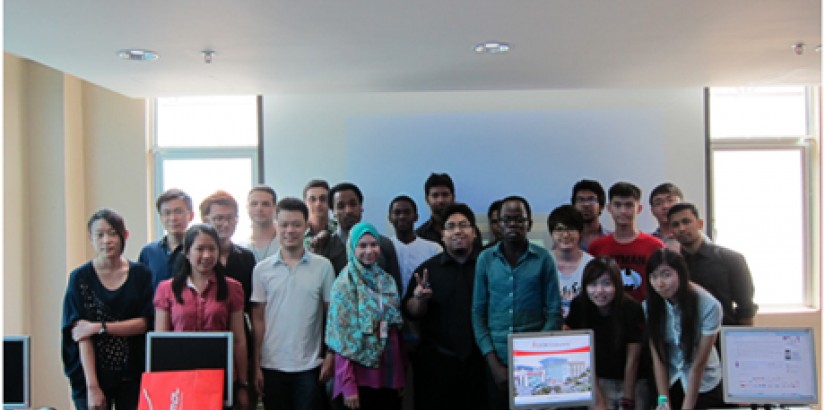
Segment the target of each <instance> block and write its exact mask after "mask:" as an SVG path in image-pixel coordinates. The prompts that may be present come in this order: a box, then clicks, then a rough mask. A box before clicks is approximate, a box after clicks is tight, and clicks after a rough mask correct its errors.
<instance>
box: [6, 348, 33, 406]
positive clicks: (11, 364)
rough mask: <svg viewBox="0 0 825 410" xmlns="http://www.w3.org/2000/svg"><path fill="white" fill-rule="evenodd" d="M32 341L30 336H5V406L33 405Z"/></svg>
mask: <svg viewBox="0 0 825 410" xmlns="http://www.w3.org/2000/svg"><path fill="white" fill-rule="evenodd" d="M30 344H31V341H30V339H29V336H5V337H3V408H4V409H27V408H29V406H31V378H30V374H31V373H30V371H31V345H30Z"/></svg>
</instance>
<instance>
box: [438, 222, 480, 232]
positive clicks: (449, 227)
mask: <svg viewBox="0 0 825 410" xmlns="http://www.w3.org/2000/svg"><path fill="white" fill-rule="evenodd" d="M472 226H473V225H472V224H471V223H469V222H464V221H462V222H447V223H445V224H444V230H445V231H448V232H449V231H454V230H456V229H469V228H471V227H472Z"/></svg>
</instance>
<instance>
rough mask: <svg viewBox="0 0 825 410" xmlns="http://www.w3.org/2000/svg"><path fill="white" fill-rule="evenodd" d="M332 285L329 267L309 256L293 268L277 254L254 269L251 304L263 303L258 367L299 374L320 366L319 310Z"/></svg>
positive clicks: (321, 333)
mask: <svg viewBox="0 0 825 410" xmlns="http://www.w3.org/2000/svg"><path fill="white" fill-rule="evenodd" d="M334 280H335V273H334V272H333V270H332V264H331V263H330V262H329V261H328V260H327V259H326V258H324V257H321V256H318V255H315V254H313V253H310V252H304V256H303V257H302V258H301V260H300V261H299V262H298V264H297V265H295V267H294V268H290V267H289V265H287V264H286V263H284V262H283V260H282V259H281V252H280V251H278V253H276V254H275V255H274V256H272V257H269V258H266V259H264V260H263V261H261V263H259V264H258V265H257V266H255V270H254V271H253V272H252V298H251V299H252V302H254V303H266V308H265V310H264V321H265V323H266V328H265V329H266V330H265V331H264V339H263V346H262V347H261V363H260V366H261V367H263V368H266V369H273V370H280V371H283V372H300V371H305V370H310V369H314V368H316V367H318V366H320V365H321V361H322V359H321V345H322V343H323V339H324V304H325V303H329V292H330V289H332V282H333V281H334Z"/></svg>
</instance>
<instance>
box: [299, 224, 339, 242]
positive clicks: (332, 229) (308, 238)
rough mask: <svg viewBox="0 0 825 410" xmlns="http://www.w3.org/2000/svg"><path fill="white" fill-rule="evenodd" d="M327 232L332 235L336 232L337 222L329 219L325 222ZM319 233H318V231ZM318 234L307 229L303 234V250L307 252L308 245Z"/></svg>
mask: <svg viewBox="0 0 825 410" xmlns="http://www.w3.org/2000/svg"><path fill="white" fill-rule="evenodd" d="M326 230H327V231H329V233H330V234H331V233H333V232H335V231H337V230H338V221H336V220H334V219H332V218H329V219H328V220H327V229H326ZM319 232H320V231H319ZM319 232H312V228H309V227H307V230H306V232H304V249H307V250H309V244H310V243H311V242H312V239H313V238H315V235H318V233H319Z"/></svg>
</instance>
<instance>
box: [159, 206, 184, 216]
mask: <svg viewBox="0 0 825 410" xmlns="http://www.w3.org/2000/svg"><path fill="white" fill-rule="evenodd" d="M160 214H161V216H164V217H168V216H172V215H175V216H181V215H185V214H186V210H185V209H183V208H174V209H164V210H162V211H161V212H160Z"/></svg>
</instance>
